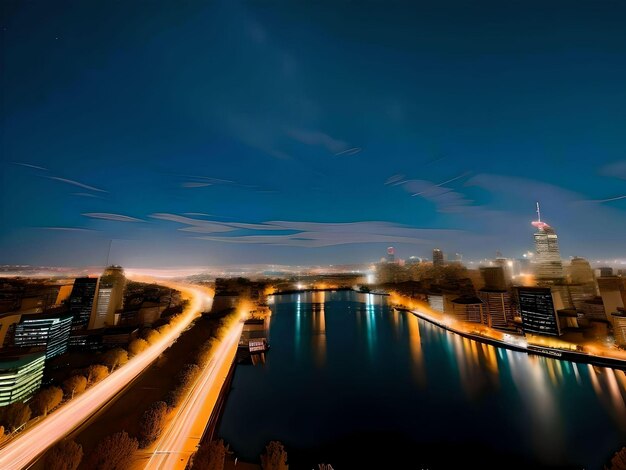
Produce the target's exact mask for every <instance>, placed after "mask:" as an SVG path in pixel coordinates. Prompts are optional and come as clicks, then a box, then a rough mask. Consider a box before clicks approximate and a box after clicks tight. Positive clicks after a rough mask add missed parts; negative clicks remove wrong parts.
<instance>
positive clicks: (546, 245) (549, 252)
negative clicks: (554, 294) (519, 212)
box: [532, 203, 563, 281]
mask: <svg viewBox="0 0 626 470" xmlns="http://www.w3.org/2000/svg"><path fill="white" fill-rule="evenodd" d="M532 225H533V226H534V227H535V228H536V229H537V231H536V232H535V234H534V235H533V237H534V239H535V252H536V258H535V262H536V276H537V281H553V280H555V279H561V278H562V277H563V263H562V261H561V252H560V251H559V241H558V237H557V235H556V232H555V231H554V229H553V228H552V227H550V225H548V224H547V223H545V222H543V221H542V220H541V212H540V210H539V203H537V220H535V221H533V222H532Z"/></svg>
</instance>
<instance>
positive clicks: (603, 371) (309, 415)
mask: <svg viewBox="0 0 626 470" xmlns="http://www.w3.org/2000/svg"><path fill="white" fill-rule="evenodd" d="M386 302H387V301H386V298H385V297H382V296H378V295H372V294H361V293H359V294H355V293H347V292H338V293H329V292H315V293H301V294H295V295H291V296H283V297H277V298H276V299H275V300H274V303H273V305H272V308H273V310H274V314H273V316H272V324H271V325H272V326H271V328H272V331H271V334H272V351H271V352H270V353H269V355H268V361H267V365H266V366H265V367H240V368H238V369H237V372H236V376H235V382H234V389H233V392H232V393H231V397H229V400H228V403H227V406H226V410H225V414H224V418H223V420H222V425H221V428H220V432H219V433H220V435H222V436H223V437H225V438H226V440H227V441H228V442H229V443H230V444H231V445H232V446H233V447H234V448H235V449H236V450H237V451H239V452H243V455H244V456H245V453H246V451H247V452H248V453H249V455H258V452H259V450H260V449H262V446H263V445H265V444H266V443H267V441H268V440H270V439H285V440H287V441H290V442H293V441H294V440H295V441H296V442H298V443H299V445H301V446H303V447H306V446H315V445H318V441H319V440H320V439H321V437H320V434H323V435H324V437H325V438H326V439H330V438H333V437H335V438H341V436H342V435H343V434H345V433H349V432H352V427H354V426H357V425H358V426H363V423H357V422H356V421H358V419H355V418H354V417H353V416H352V415H346V416H351V417H350V419H348V418H346V419H343V418H342V416H343V413H348V412H349V411H350V408H351V406H354V407H355V408H357V407H358V406H362V404H363V403H365V404H366V406H367V407H368V408H372V409H374V410H375V409H376V407H377V406H378V405H380V404H381V403H383V402H381V398H380V397H381V396H392V397H393V398H392V402H388V401H385V402H384V403H385V406H386V408H385V413H386V414H383V415H381V416H382V417H383V418H382V420H383V421H384V419H386V418H388V422H386V421H384V422H380V418H379V421H377V423H376V425H377V426H379V427H381V428H386V427H388V428H389V429H393V430H396V429H401V430H402V429H403V430H405V431H406V432H407V433H409V434H411V437H412V438H413V439H415V440H416V441H419V442H421V441H422V440H428V439H434V440H435V441H436V442H440V441H445V439H447V438H450V439H451V441H454V440H455V439H459V436H456V435H454V434H450V433H453V432H454V431H451V430H450V429H449V427H448V426H446V425H445V423H438V422H436V421H434V416H440V417H441V416H443V417H444V421H445V420H448V421H450V420H452V421H454V420H455V419H457V415H460V414H463V417H459V419H464V420H477V419H479V420H485V421H487V422H493V423H492V424H493V425H494V426H495V428H496V429H499V430H501V431H499V432H500V433H501V434H502V435H501V436H495V437H494V436H485V440H487V439H492V440H494V439H495V440H494V442H493V443H490V442H487V443H486V444H485V445H487V446H488V445H491V444H493V445H497V446H498V447H499V448H504V449H506V450H507V451H511V452H521V453H522V454H523V455H524V456H525V457H528V458H530V459H533V460H536V461H538V462H541V463H543V464H563V463H577V464H585V465H588V466H589V467H590V468H596V467H599V466H601V464H602V463H604V462H606V458H607V457H608V456H609V455H610V453H611V452H613V451H615V450H617V448H618V447H619V444H620V443H621V442H622V441H623V440H624V438H625V437H626V402H625V397H626V375H625V374H624V372H623V371H621V370H613V369H607V368H601V367H594V366H590V365H586V364H575V363H571V362H567V361H559V360H556V359H552V358H545V357H540V356H533V355H527V354H525V353H520V352H515V351H510V350H506V349H501V348H496V347H494V346H491V345H486V344H482V343H478V342H475V341H472V340H469V339H467V338H463V337H461V336H459V335H455V334H453V333H450V332H447V331H445V330H442V329H441V328H439V327H437V326H435V325H432V324H430V323H427V322H425V321H423V320H421V319H418V318H417V317H415V316H414V315H412V314H410V313H406V312H397V311H394V310H391V309H389V308H388V306H387V304H386ZM286 374H287V375H289V381H290V382H289V383H290V386H293V387H294V388H293V390H291V389H290V388H288V387H285V386H284V385H285V380H286V379H285V375H286ZM312 376H314V379H312V378H311V377H312ZM405 379H408V381H407V380H405ZM294 384H295V385H294ZM300 384H302V385H300ZM306 384H308V385H306ZM247 387H248V388H253V389H254V393H252V394H251V393H250V392H249V391H247V390H248V388H247ZM318 388H319V389H323V390H332V394H330V395H323V396H322V398H320V395H319V393H316V392H315V390H316V389H318ZM309 393H310V395H309ZM290 394H295V395H296V396H298V397H299V400H293V396H291V395H290ZM381 394H382V395H381ZM344 395H345V397H346V398H345V399H344V400H343V401H340V400H339V397H342V396H344ZM356 397H358V401H359V403H360V402H362V403H361V405H358V403H353V400H354V398H356ZM409 397H410V398H409ZM274 401H275V405H273V403H274ZM286 401H288V402H289V403H290V408H291V409H290V410H289V415H288V416H287V415H286V416H281V412H283V413H284V412H286V410H285V407H284V403H285V402H286ZM304 403H306V406H305V405H304ZM300 406H302V407H301V408H300ZM390 406H391V407H392V408H389V407H390ZM394 407H395V408H394ZM452 410H455V411H452ZM358 411H359V410H358V409H357V411H356V412H358ZM446 412H449V413H451V415H446ZM326 413H330V414H331V415H332V426H329V425H328V423H327V422H326V421H325V420H324V416H326ZM294 415H295V416H299V417H300V416H301V417H302V419H298V420H297V421H295V422H294V421H293V420H292V419H291V418H290V416H294ZM250 416H254V417H255V419H256V420H260V422H262V423H263V426H264V428H263V432H265V433H266V434H262V433H261V435H259V432H258V430H254V429H248V428H249V427H250V426H249V425H248V424H247V423H249V422H250ZM405 416H406V418H403V417H405ZM403 419H406V422H403V421H402V420H403ZM416 419H418V420H419V419H425V420H427V421H428V422H429V424H430V426H429V427H428V428H427V431H426V430H423V429H422V428H421V427H418V428H415V427H414V426H411V423H412V422H414V421H415V420H416ZM301 421H302V423H301ZM287 422H288V423H289V424H288V425H287V424H286V423H287ZM466 425H468V423H466ZM587 428H589V430H587ZM322 430H323V431H322ZM598 430H600V433H601V432H604V435H601V436H597V439H598V442H597V444H596V442H595V441H594V439H596V436H595V434H597V433H598V432H599V431H598ZM490 432H492V431H491V428H490ZM472 438H481V436H472Z"/></svg>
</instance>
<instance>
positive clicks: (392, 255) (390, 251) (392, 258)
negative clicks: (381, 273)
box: [386, 246, 396, 263]
mask: <svg viewBox="0 0 626 470" xmlns="http://www.w3.org/2000/svg"><path fill="white" fill-rule="evenodd" d="M386 260H387V263H395V262H396V249H395V248H394V247H393V246H390V247H389V248H387V256H386Z"/></svg>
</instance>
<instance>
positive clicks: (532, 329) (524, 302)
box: [516, 287, 561, 336]
mask: <svg viewBox="0 0 626 470" xmlns="http://www.w3.org/2000/svg"><path fill="white" fill-rule="evenodd" d="M516 289H517V295H518V298H519V309H520V314H521V317H522V329H523V330H524V333H526V334H527V333H530V334H537V335H547V336H560V334H561V330H560V326H559V319H558V317H557V313H556V309H555V308H554V300H553V299H552V291H551V290H550V288H549V287H517V288H516Z"/></svg>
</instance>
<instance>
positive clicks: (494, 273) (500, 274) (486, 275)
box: [480, 266, 508, 291]
mask: <svg viewBox="0 0 626 470" xmlns="http://www.w3.org/2000/svg"><path fill="white" fill-rule="evenodd" d="M480 274H481V275H482V276H483V280H484V282H485V284H484V287H483V289H487V290H498V291H501V290H506V289H507V288H508V283H507V281H506V277H505V272H504V268H503V267H502V266H482V267H481V268H480Z"/></svg>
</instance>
